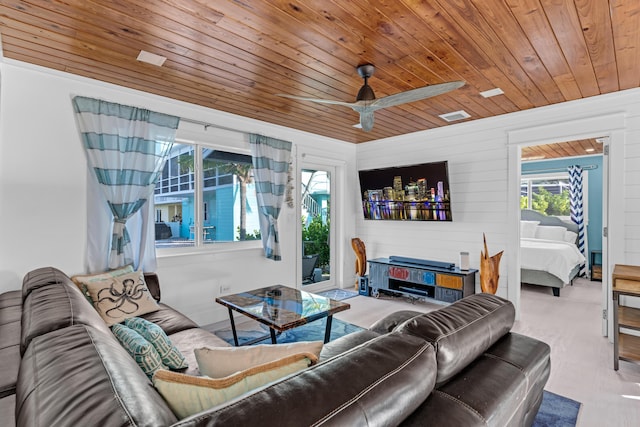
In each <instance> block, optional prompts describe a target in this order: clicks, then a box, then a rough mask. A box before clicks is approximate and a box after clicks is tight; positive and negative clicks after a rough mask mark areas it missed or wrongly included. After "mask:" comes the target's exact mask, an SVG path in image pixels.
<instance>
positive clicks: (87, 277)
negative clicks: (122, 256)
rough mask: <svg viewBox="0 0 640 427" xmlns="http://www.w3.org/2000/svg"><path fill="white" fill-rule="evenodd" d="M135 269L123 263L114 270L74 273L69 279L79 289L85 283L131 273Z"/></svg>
mask: <svg viewBox="0 0 640 427" xmlns="http://www.w3.org/2000/svg"><path fill="white" fill-rule="evenodd" d="M134 271H135V270H134V269H133V265H131V264H129V265H125V266H124V267H120V268H116V269H115V270H109V271H106V272H104V273H96V274H84V275H80V274H78V275H76V276H72V277H71V280H72V281H73V283H75V284H76V285H78V287H80V289H82V285H86V284H87V283H90V282H94V281H100V280H105V279H111V278H113V277H118V276H122V275H123V274H129V273H133V272H134Z"/></svg>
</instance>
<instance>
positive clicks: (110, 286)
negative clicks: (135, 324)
mask: <svg viewBox="0 0 640 427" xmlns="http://www.w3.org/2000/svg"><path fill="white" fill-rule="evenodd" d="M84 285H85V286H86V290H87V292H88V293H89V296H90V297H91V299H92V300H93V306H94V308H95V309H96V310H98V313H99V314H100V316H101V317H102V318H103V319H104V321H105V323H106V324H107V325H109V326H111V325H113V324H114V323H120V322H122V321H123V320H124V319H127V318H129V317H135V316H140V315H141V314H145V313H151V312H152V311H156V310H158V309H159V307H158V303H157V302H156V300H155V299H153V297H152V296H151V294H150V293H149V289H148V288H147V285H146V283H145V281H144V274H143V273H142V271H136V272H133V273H128V274H123V275H121V276H117V277H109V278H106V279H102V280H93V281H90V282H87V283H85V284H84Z"/></svg>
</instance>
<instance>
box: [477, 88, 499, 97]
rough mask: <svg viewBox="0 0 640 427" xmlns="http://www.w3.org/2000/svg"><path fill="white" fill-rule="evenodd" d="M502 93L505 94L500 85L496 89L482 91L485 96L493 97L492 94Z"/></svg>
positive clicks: (481, 93)
mask: <svg viewBox="0 0 640 427" xmlns="http://www.w3.org/2000/svg"><path fill="white" fill-rule="evenodd" d="M502 94H504V92H503V91H502V89H500V88H499V87H497V88H495V89H489V90H485V91H484V92H480V95H482V96H484V97H485V98H491V97H492V96H496V95H502Z"/></svg>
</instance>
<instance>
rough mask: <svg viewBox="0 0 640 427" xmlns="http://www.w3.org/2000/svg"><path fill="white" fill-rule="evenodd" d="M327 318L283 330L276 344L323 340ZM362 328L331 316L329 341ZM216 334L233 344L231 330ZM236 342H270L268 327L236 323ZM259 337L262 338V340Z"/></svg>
mask: <svg viewBox="0 0 640 427" xmlns="http://www.w3.org/2000/svg"><path fill="white" fill-rule="evenodd" d="M326 325H327V319H326V318H324V319H320V320H316V321H315V322H311V323H309V324H307V325H303V326H299V327H297V328H293V329H290V330H288V331H284V332H282V333H280V334H278V335H277V336H276V340H277V341H278V344H282V343H288V342H297V341H323V340H324V331H325V328H326ZM360 330H362V328H361V327H359V326H356V325H352V324H351V323H347V322H343V321H342V320H340V319H336V318H335V317H334V318H333V321H332V322H331V341H333V340H335V339H336V338H340V337H342V336H344V335H347V334H350V333H353V332H357V331H360ZM214 333H215V334H216V335H217V336H219V337H220V338H222V339H223V340H225V341H226V342H228V343H229V344H231V345H233V332H231V329H222V330H219V331H215V332H214ZM237 333H238V343H239V344H240V345H244V344H246V343H249V342H251V341H254V343H253V344H270V343H271V338H270V336H269V328H268V327H267V326H265V325H263V324H261V323H258V322H253V321H251V322H245V323H243V324H240V325H238V328H237ZM260 338H263V339H262V340H261V339H260Z"/></svg>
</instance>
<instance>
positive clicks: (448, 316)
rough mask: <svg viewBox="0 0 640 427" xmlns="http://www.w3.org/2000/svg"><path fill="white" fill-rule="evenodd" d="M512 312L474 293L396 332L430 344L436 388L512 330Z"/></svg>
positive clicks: (495, 299)
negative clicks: (433, 349) (436, 362)
mask: <svg viewBox="0 0 640 427" xmlns="http://www.w3.org/2000/svg"><path fill="white" fill-rule="evenodd" d="M514 320H515V309H514V307H513V304H511V302H510V301H508V300H506V299H504V298H500V297H498V296H496V295H491V294H486V293H482V294H474V295H471V296H468V297H466V298H463V299H461V300H458V301H456V302H455V303H453V304H451V305H449V306H447V307H443V308H441V309H440V310H436V311H432V312H429V313H426V314H423V315H422V316H418V317H414V318H412V319H409V320H407V321H406V322H405V323H403V324H401V325H399V326H398V327H397V328H396V331H398V332H401V333H405V334H410V335H415V336H418V337H420V338H423V339H425V340H427V341H428V342H430V343H431V344H433V346H434V347H435V349H436V358H437V361H438V379H437V386H439V385H441V384H443V383H444V382H446V381H448V380H449V379H450V378H451V377H453V376H454V375H456V374H457V373H458V372H460V371H461V370H462V369H463V368H464V367H465V366H467V365H468V364H469V363H471V362H472V361H473V360H474V359H475V358H477V357H478V356H480V355H481V354H482V353H484V352H485V351H486V350H487V349H488V348H489V347H491V346H492V345H493V344H494V343H495V342H496V341H498V340H499V339H500V338H501V337H503V336H504V335H505V334H506V333H508V332H509V331H510V330H511V327H512V326H513V322H514Z"/></svg>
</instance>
